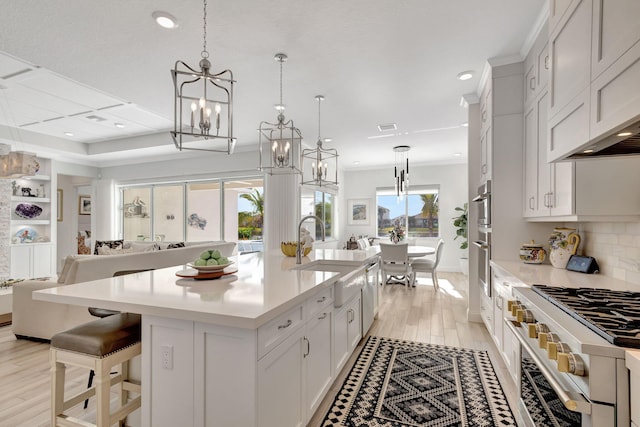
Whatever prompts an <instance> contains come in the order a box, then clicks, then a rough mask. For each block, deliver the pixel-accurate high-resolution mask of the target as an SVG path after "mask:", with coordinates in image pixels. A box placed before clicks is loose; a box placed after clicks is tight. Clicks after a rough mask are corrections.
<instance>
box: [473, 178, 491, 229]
mask: <svg viewBox="0 0 640 427" xmlns="http://www.w3.org/2000/svg"><path fill="white" fill-rule="evenodd" d="M472 201H474V202H476V203H478V227H480V228H481V229H482V228H490V227H491V180H490V179H489V180H487V182H485V183H484V184H482V185H481V186H480V187H478V192H477V193H476V197H474V198H473V199H472Z"/></svg>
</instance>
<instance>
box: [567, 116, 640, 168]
mask: <svg viewBox="0 0 640 427" xmlns="http://www.w3.org/2000/svg"><path fill="white" fill-rule="evenodd" d="M629 155H640V121H638V122H634V123H633V124H631V125H628V126H625V127H623V128H622V129H618V130H616V131H615V132H614V133H612V134H610V135H608V136H605V137H604V138H601V139H598V140H596V141H594V142H592V143H591V144H588V145H585V146H584V147H583V148H582V149H581V150H579V151H578V152H576V153H573V154H572V155H570V156H569V157H567V159H588V158H593V157H606V156H629Z"/></svg>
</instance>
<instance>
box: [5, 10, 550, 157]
mask: <svg viewBox="0 0 640 427" xmlns="http://www.w3.org/2000/svg"><path fill="white" fill-rule="evenodd" d="M544 4H545V0H516V1H514V0H483V1H472V0H448V1H442V0H349V1H345V0H234V1H222V0H209V6H208V23H209V24H208V29H207V33H208V50H209V52H210V54H211V58H210V59H211V62H212V64H213V70H214V71H221V70H223V69H225V68H230V69H231V70H233V73H234V77H235V78H236V79H237V81H238V83H237V87H236V99H235V110H234V117H235V124H234V125H235V129H236V136H237V138H238V144H237V150H238V151H248V150H255V149H256V146H257V131H256V129H257V128H258V125H259V123H260V121H262V120H268V121H275V120H276V114H277V113H276V111H275V109H274V108H273V107H274V105H275V104H277V103H278V102H279V86H278V85H279V75H278V74H279V65H278V63H276V62H275V61H274V59H273V57H274V55H275V54H276V53H278V52H284V53H286V54H287V55H288V56H289V61H288V62H286V63H285V64H284V77H283V84H284V88H283V92H284V93H283V95H284V103H285V105H286V106H287V110H286V111H285V115H286V117H287V118H288V119H293V120H294V122H295V124H296V126H297V127H299V128H300V129H301V131H302V134H303V137H304V141H305V143H306V144H307V145H313V144H315V140H316V139H317V136H318V119H317V117H318V113H317V104H316V101H315V99H314V97H315V95H318V94H322V95H324V96H325V97H326V100H325V101H324V103H323V105H322V136H323V137H328V138H332V142H329V143H327V144H326V146H327V147H330V148H337V149H338V151H339V153H340V163H341V166H342V167H343V168H345V169H354V168H366V167H376V166H381V165H386V164H390V163H392V162H393V151H392V147H393V146H395V145H400V144H402V145H409V146H411V151H410V153H409V154H410V157H411V159H412V162H414V163H416V164H417V163H424V164H449V163H460V162H465V161H466V128H465V127H464V126H463V124H464V123H465V122H466V120H467V119H466V115H467V112H466V110H465V109H464V108H462V107H461V106H460V103H459V101H460V98H461V96H462V95H463V94H466V93H471V92H475V91H476V89H477V86H478V83H479V79H480V76H481V74H482V71H483V68H484V66H485V62H486V59H487V58H492V57H501V56H509V55H520V54H521V51H522V49H523V46H524V47H525V48H526V46H527V43H528V37H529V36H530V33H531V31H532V29H533V28H534V26H535V25H536V22H537V20H538V18H539V16H540V15H541V13H542V10H543V6H544ZM154 11H165V12H168V13H170V14H172V15H173V16H175V17H176V18H177V19H178V24H179V25H178V27H177V28H175V29H173V30H167V29H164V28H161V27H159V26H158V25H157V24H156V23H155V21H154V20H153V18H152V16H151V14H152V13H153V12H154ZM201 50H202V3H201V2H199V1H196V0H183V1H180V2H176V1H171V0H155V1H151V0H135V1H125V0H110V1H103V2H98V1H87V0H47V1H46V2H43V1H38V0H3V2H2V13H0V138H2V139H5V140H14V141H17V144H18V145H24V146H25V147H28V148H33V147H35V148H37V149H38V150H40V151H43V152H46V153H48V154H50V155H52V156H57V157H62V158H64V159H66V160H70V161H76V162H87V163H89V164H94V165H99V166H108V165H112V164H122V163H123V162H128V163H136V162H143V161H150V160H153V159H155V158H158V157H159V156H160V157H161V156H165V157H166V156H167V155H171V156H191V155H202V154H201V153H196V154H194V153H190V152H181V153H178V152H177V151H176V150H175V148H174V147H173V143H172V140H171V137H170V136H169V133H168V130H169V129H170V128H171V127H172V121H171V120H172V117H173V98H172V91H173V87H172V83H171V78H170V74H169V70H170V69H171V68H172V67H173V65H174V63H175V61H176V60H178V59H181V60H184V61H185V62H187V63H189V64H192V65H193V66H195V65H197V62H198V60H199V58H200V51H201ZM465 70H472V71H473V72H474V74H473V77H472V78H471V79H470V80H466V81H460V80H458V79H457V78H456V76H457V75H458V73H460V72H462V71H465ZM388 123H396V124H397V130H391V131H384V132H381V131H379V130H378V125H381V124H388ZM14 145H15V144H14ZM456 154H458V155H456ZM213 155H217V156H220V154H212V156H213Z"/></svg>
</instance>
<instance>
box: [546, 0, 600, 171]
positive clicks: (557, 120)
mask: <svg viewBox="0 0 640 427" xmlns="http://www.w3.org/2000/svg"><path fill="white" fill-rule="evenodd" d="M591 6H592V0H580V1H575V2H573V3H572V4H571V8H570V9H569V10H567V11H566V12H565V14H564V15H563V17H562V19H561V21H560V23H559V24H558V26H557V27H556V28H555V29H554V30H553V31H552V32H551V35H550V38H549V53H550V56H551V73H550V75H549V106H550V109H549V118H550V121H549V141H548V143H549V146H548V155H547V156H548V157H547V158H548V159H549V160H550V161H554V160H558V159H560V158H562V157H564V156H565V155H567V154H568V153H569V152H571V151H572V150H573V149H574V148H575V147H577V146H579V145H581V144H582V143H585V142H586V141H588V140H589V105H590V103H589V101H590V99H589V96H590V94H589V83H590V73H589V72H588V71H587V70H589V69H590V67H591V17H592V12H591Z"/></svg>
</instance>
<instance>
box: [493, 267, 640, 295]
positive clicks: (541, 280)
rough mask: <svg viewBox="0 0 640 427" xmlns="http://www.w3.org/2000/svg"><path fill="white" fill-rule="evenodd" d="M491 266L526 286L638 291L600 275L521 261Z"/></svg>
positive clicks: (629, 284) (631, 285) (628, 284)
mask: <svg viewBox="0 0 640 427" xmlns="http://www.w3.org/2000/svg"><path fill="white" fill-rule="evenodd" d="M491 265H492V266H493V267H494V268H495V267H497V268H499V269H501V270H503V272H506V273H509V275H511V276H513V277H515V278H516V279H518V280H520V281H522V282H523V283H525V284H526V285H529V286H531V285H533V284H539V285H547V286H558V287H560V286H564V287H568V288H580V287H583V288H602V289H612V290H618V291H633V290H635V291H637V290H638V289H637V286H636V287H635V289H634V286H633V284H631V283H629V282H625V281H624V280H618V279H613V278H611V277H607V276H601V275H599V274H584V273H577V272H575V271H569V270H565V269H563V268H555V267H553V266H552V265H549V264H525V263H523V262H519V261H502V260H492V261H491Z"/></svg>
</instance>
